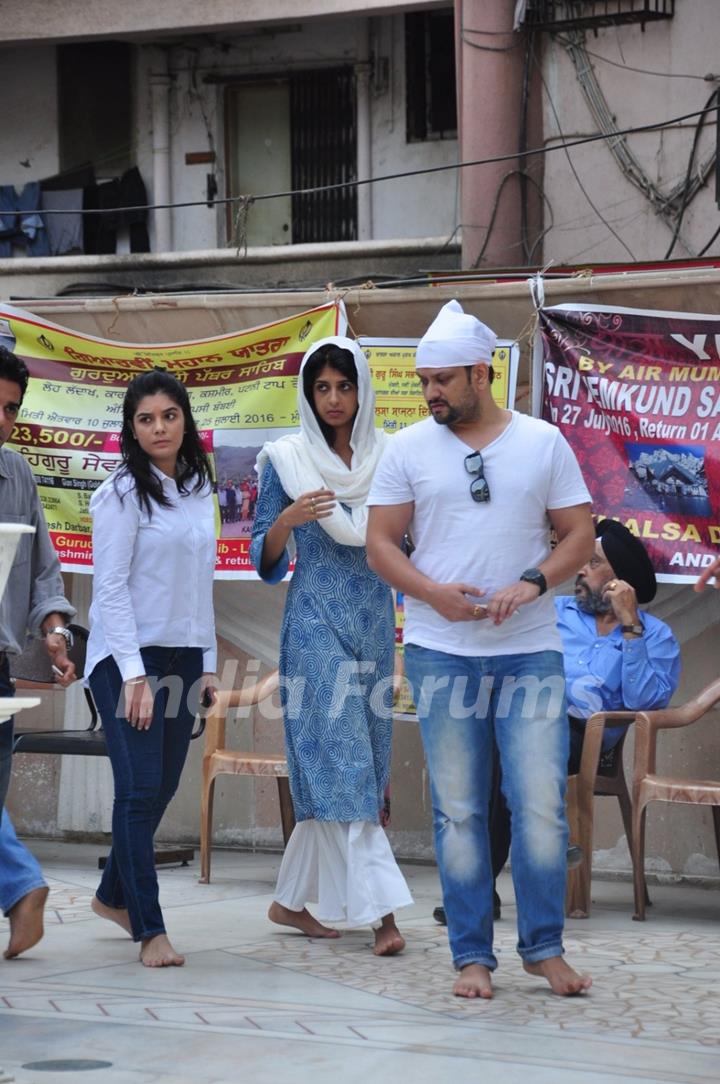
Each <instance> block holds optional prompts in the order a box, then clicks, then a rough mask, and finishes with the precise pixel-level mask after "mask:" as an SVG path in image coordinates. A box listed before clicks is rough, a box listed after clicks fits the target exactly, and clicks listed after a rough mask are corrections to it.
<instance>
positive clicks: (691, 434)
mask: <svg viewBox="0 0 720 1084" xmlns="http://www.w3.org/2000/svg"><path fill="white" fill-rule="evenodd" d="M538 318H539V323H538V330H537V334H536V339H535V346H534V355H533V356H534V378H535V379H534V386H535V389H536V398H535V401H534V408H535V412H536V413H539V414H541V416H542V417H544V418H545V419H547V420H548V421H550V422H552V423H553V424H555V425H557V426H558V427H559V428H560V430H561V431H562V433H563V434H564V436H565V437H566V438H567V440H568V441H569V443H570V445H571V446H572V448H573V450H574V451H575V454H576V455H577V457H578V460H579V462H580V466H581V468H582V471H583V474H584V476H585V481H586V482H587V485H588V488H589V490H590V492H591V494H592V497H593V513H594V514H595V515H597V516H598V517H599V518H602V517H606V516H607V517H610V518H612V519H617V520H619V521H620V522H621V523H623V524H625V526H627V527H628V528H629V529H630V530H631V531H633V532H634V533H635V534H636V535H638V537H640V538H641V539H642V540H643V542H644V543H645V545H646V547H647V549H648V552H649V553H650V556H651V559H652V561H653V564H654V566H655V570H656V572H657V575H658V579H659V580H664V581H666V582H672V583H682V582H685V581H694V580H695V579H697V575H698V571H699V570H702V569H703V568H705V567H707V566H708V565H710V564H711V563H712V562H713V561H714V560H715V558H716V557H717V556H718V554H719V553H720V317H717V316H710V315H700V314H698V313H683V312H663V311H653V310H645V309H624V308H611V307H609V306H606V305H579V304H573V305H558V306H555V307H550V308H542V309H540V310H539V312H538Z"/></svg>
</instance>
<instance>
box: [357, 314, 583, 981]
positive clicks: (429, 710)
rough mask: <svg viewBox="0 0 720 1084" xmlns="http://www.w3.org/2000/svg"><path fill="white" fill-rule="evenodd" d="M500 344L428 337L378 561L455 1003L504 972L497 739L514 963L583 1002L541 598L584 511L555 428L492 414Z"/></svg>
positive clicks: (432, 333) (569, 571) (397, 453)
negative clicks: (494, 772)
mask: <svg viewBox="0 0 720 1084" xmlns="http://www.w3.org/2000/svg"><path fill="white" fill-rule="evenodd" d="M495 342H496V338H495V335H494V334H493V332H492V331H490V329H489V328H487V327H485V325H484V324H482V323H480V321H479V320H477V319H476V318H475V317H473V316H469V315H466V314H465V313H463V310H462V308H461V307H460V305H459V304H458V302H457V301H451V302H449V303H448V304H447V305H445V306H444V307H443V308H442V309H441V311H440V313H439V315H438V316H437V318H436V319H435V321H434V322H433V324H432V325H431V326H430V328H429V329H428V331H427V332H426V334H425V335H424V336H423V338H422V339H421V341H420V343H419V345H418V348H417V352H416V365H417V369H418V376H419V377H420V382H421V384H422V390H423V394H424V396H425V400H426V402H427V404H428V407H429V408H430V412H431V414H432V417H431V418H428V419H426V420H425V421H422V422H419V423H417V424H416V425H413V426H410V427H409V428H408V429H405V430H403V431H402V432H400V433H398V434H397V435H396V436H395V437H393V439H392V441H390V442H389V444H388V447H387V450H386V451H385V452H384V454H383V458H382V460H381V462H380V465H379V467H378V469H377V472H376V475H375V480H374V482H373V485H372V488H371V491H370V496H369V499H368V504H369V505H370V506H371V507H370V521H369V526H368V560H369V563H370V566H371V567H372V568H373V569H374V570H375V571H376V572H378V573H379V574H380V575H381V576H382V577H383V578H384V579H385V580H387V581H388V582H389V583H390V584H392V585H393V586H394V587H395V588H397V589H398V590H400V591H402V592H403V593H404V595H405V668H406V674H407V677H408V680H409V682H410V685H411V687H412V690H413V694H414V697H415V704H416V706H417V712H418V719H419V721H420V727H421V731H422V737H423V744H424V746H425V754H426V757H427V762H428V768H429V771H430V780H431V787H432V795H433V814H434V816H433V820H434V831H435V846H436V851H437V861H438V868H439V872H440V879H441V883H442V888H443V901H444V905H445V910H446V912H447V917H448V933H449V939H450V948H451V951H452V955H453V962H454V965H455V968H456V969H457V970H458V971H459V973H460V974H459V976H458V978H457V980H456V982H455V986H454V993H455V994H456V995H457V996H458V997H468V998H476V997H481V998H489V997H491V996H492V985H491V972H492V971H493V970H494V969H495V967H496V966H497V960H496V958H495V956H494V954H493V919H492V883H493V878H492V866H491V861H490V845H489V837H488V804H489V791H490V783H491V767H492V742H493V731H494V734H495V739H496V741H497V745H498V749H499V754H500V762H501V766H502V773H503V778H504V787H505V792H506V795H507V797H508V802H509V805H510V808H511V810H512V820H513V841H512V870H513V880H514V884H515V895H516V898H517V905H518V931H519V941H518V952H519V953H520V956H521V957H522V960H523V966H524V968H525V970H526V971H527V972H528V973H529V974H531V975H537V976H540V977H542V978H544V979H546V980H547V982H548V983H549V984H550V987H551V989H552V990H553V992H554V993H557V994H563V995H572V994H580V993H583V992H584V991H585V990H587V989H588V988H589V987H590V985H591V981H592V980H591V979H590V977H589V976H587V975H581V974H578V973H577V972H576V971H574V970H573V969H572V968H571V967H570V966H569V965H568V964H567V963H566V962H565V961H564V960H563V956H562V954H563V947H562V933H563V924H564V915H563V902H564V892H565V875H566V847H567V838H568V827H567V820H566V817H565V788H566V780H567V756H568V725H567V708H566V703H565V695H564V688H565V682H564V677H563V660H562V648H561V643H560V637H559V635H558V632H557V629H556V627H555V608H554V605H553V601H552V598H551V597H550V596H549V595H546V591H547V588H548V587H553V586H555V585H556V584H559V583H561V582H563V581H564V580H566V579H567V578H568V577H569V576H572V575H574V574H575V573H576V572H577V571H578V569H580V568H581V567H582V565H583V564H585V562H586V561H587V560H589V558H590V556H591V555H592V551H593V545H594V531H593V524H592V519H591V516H590V495H589V493H588V491H587V488H586V486H585V483H584V481H583V478H582V475H581V473H580V469H579V467H578V464H577V461H576V459H575V457H574V455H573V453H572V451H571V450H570V447H569V445H568V444H567V442H566V441H565V439H564V438H563V436H562V434H561V433H560V431H559V430H558V429H557V428H555V427H554V426H551V425H549V424H547V423H546V422H542V421H538V420H536V419H534V418H530V417H528V416H526V415H523V414H519V413H517V412H516V411H509V410H504V409H502V408H500V407H499V406H498V405H497V404H496V403H495V401H494V400H493V398H492V394H491V387H490V385H491V382H492V379H493V370H492V352H493V348H494V346H495ZM551 526H552V527H554V528H555V531H556V533H557V537H558V544H557V546H556V547H555V549H554V550H552V551H551V549H550V527H551ZM406 533H410V535H411V537H412V541H413V543H414V546H415V549H414V551H413V553H412V557H411V558H408V557H407V556H406V554H405V552H404V550H403V540H404V538H405V535H406ZM541 596H542V597H541Z"/></svg>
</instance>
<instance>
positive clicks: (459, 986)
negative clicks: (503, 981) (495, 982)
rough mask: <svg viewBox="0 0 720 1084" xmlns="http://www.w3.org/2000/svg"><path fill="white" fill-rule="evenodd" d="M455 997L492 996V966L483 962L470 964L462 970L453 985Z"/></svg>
mask: <svg viewBox="0 0 720 1084" xmlns="http://www.w3.org/2000/svg"><path fill="white" fill-rule="evenodd" d="M453 993H454V995H455V997H469V998H474V997H481V998H485V999H486V1000H487V999H488V998H491V997H492V996H493V992H492V977H491V972H490V968H488V967H485V966H484V965H483V964H468V965H467V967H463V968H461V970H460V974H459V975H458V977H457V980H456V982H455V985H454V986H453Z"/></svg>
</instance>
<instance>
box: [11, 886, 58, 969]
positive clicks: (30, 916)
mask: <svg viewBox="0 0 720 1084" xmlns="http://www.w3.org/2000/svg"><path fill="white" fill-rule="evenodd" d="M48 892H49V889H48V888H47V886H46V885H42V886H41V887H40V888H33V889H32V890H31V891H30V892H28V894H27V895H26V896H23V897H22V899H20V900H18V901H17V903H16V904H15V906H14V907H12V908H11V909H10V911H9V912H8V918H9V919H10V940H9V941H8V947H7V948H6V949H5V959H6V960H12V959H14V958H15V957H16V956H19V955H20V953H21V952H27V950H28V949H31V948H32V947H33V945H37V943H38V941H39V940H40V938H41V937H42V935H43V933H44V932H45V930H44V927H43V911H44V910H45V900H46V899H47V896H48Z"/></svg>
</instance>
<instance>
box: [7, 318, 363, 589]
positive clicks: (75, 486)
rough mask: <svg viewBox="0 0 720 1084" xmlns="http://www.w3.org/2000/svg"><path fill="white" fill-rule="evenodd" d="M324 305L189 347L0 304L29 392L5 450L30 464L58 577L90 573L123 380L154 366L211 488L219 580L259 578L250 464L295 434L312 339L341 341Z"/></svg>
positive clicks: (113, 462) (115, 456)
mask: <svg viewBox="0 0 720 1084" xmlns="http://www.w3.org/2000/svg"><path fill="white" fill-rule="evenodd" d="M345 327H346V318H345V312H344V308H343V306H342V305H341V304H340V305H338V304H334V303H330V304H327V305H322V306H320V307H318V308H315V309H311V310H309V311H307V312H302V313H298V314H297V315H295V316H292V317H290V318H288V319H286V320H282V321H278V322H276V323H272V324H266V325H263V326H261V327H255V328H252V329H251V330H248V331H243V332H240V333H238V334H232V335H222V336H218V337H215V338H211V339H205V340H202V341H197V342H185V343H164V344H162V343H152V344H136V343H119V342H112V341H110V340H104V339H99V338H95V337H93V336H88V335H80V334H77V333H76V332H73V331H69V330H68V329H66V328H62V327H58V326H57V325H55V324H51V323H48V322H46V321H44V320H42V319H40V318H38V317H36V316H34V315H33V314H31V313H28V312H23V311H22V310H19V309H14V308H12V307H9V306H0V342H2V343H3V344H4V345H5V346H7V347H8V349H11V350H13V351H14V352H15V353H16V354H17V355H18V356H19V357H22V358H23V359H24V360H25V362H26V363H27V366H28V368H29V370H30V376H31V379H30V383H29V386H28V390H27V394H26V396H25V399H24V401H23V405H22V408H21V413H20V416H19V418H18V422H17V425H16V426H15V429H14V430H13V433H12V437H11V439H10V441H9V442H8V446H9V447H11V448H13V450H14V451H16V452H19V453H20V455H22V456H23V457H24V458H25V460H26V461H27V463H28V464H29V466H30V468H31V470H32V471H33V474H34V475H35V481H36V482H37V485H38V490H39V493H40V498H41V500H42V504H43V508H44V510H45V516H46V518H47V521H48V529H49V531H50V537H51V539H52V541H53V545H54V546H55V549H56V550H57V552H58V555H59V557H60V561H61V564H62V567H63V569H64V570H66V571H70V572H91V571H92V539H91V529H92V524H91V520H90V514H89V508H88V506H89V503H90V497H91V496H92V493H93V492H94V490H95V489H97V487H98V486H99V485H100V484H101V483H102V482H103V480H104V479H105V478H107V477H108V475H109V474H110V473H111V472H112V471H113V470H115V468H116V467H117V465H118V463H119V461H120V448H119V437H120V429H121V426H122V403H123V397H124V395H125V391H126V388H127V385H128V383H129V381H130V380H131V379H132V378H133V377H134V376H135V375H136V374H137V373H139V372H142V371H146V370H148V369H152V368H153V367H154V366H160V367H162V368H164V369H167V370H168V371H169V372H171V373H173V374H174V375H175V376H177V377H178V378H179V379H180V380H182V381H183V383H184V384H185V386H186V387H187V389H188V393H189V395H190V401H191V405H192V411H193V415H194V417H195V420H196V422H197V426H198V429H199V431H200V434H201V437H202V440H203V444H204V447H205V450H206V451H207V452H208V454H209V455H210V456H211V460H213V461H214V469H215V475H216V478H217V495H216V499H217V516H216V520H217V534H218V542H217V566H216V574H217V576H218V577H219V578H243V577H255V575H256V573H255V571H254V569H253V568H252V566H251V564H250V561H249V557H248V548H249V536H250V530H251V527H252V513H253V511H254V503H255V500H256V498H257V479H256V476H255V469H254V467H255V459H256V457H257V453H258V451H259V449H260V447H261V446H262V445H263V444H264V443H265V441H266V440H272V439H274V438H275V437H276V436H280V435H282V434H283V433H285V432H290V431H292V430H293V429H295V428H296V427H297V424H298V413H297V401H296V385H297V374H298V371H299V368H300V362H301V361H302V357H303V354H304V353H305V351H306V350H307V348H308V346H309V345H310V344H311V343H312V342H314V341H316V340H317V339H320V338H324V337H325V336H328V335H336V334H343V333H344V331H345Z"/></svg>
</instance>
